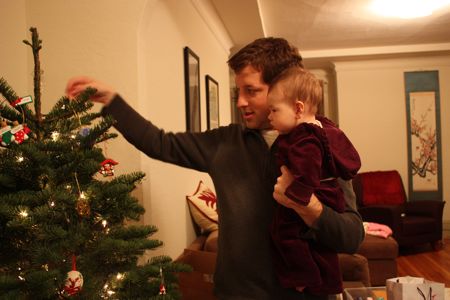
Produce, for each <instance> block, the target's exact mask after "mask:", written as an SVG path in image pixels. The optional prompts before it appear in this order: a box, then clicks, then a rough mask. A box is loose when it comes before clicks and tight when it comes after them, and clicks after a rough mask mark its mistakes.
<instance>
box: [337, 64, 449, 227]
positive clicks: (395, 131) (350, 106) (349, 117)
mask: <svg viewBox="0 0 450 300" xmlns="http://www.w3.org/2000/svg"><path fill="white" fill-rule="evenodd" d="M421 70H438V71H439V85H440V93H441V102H440V105H441V138H442V140H441V144H442V168H443V172H442V176H443V196H444V200H445V199H447V205H446V207H445V209H444V221H445V223H446V224H449V223H450V205H449V203H448V199H450V188H449V187H450V149H449V148H448V147H447V145H449V143H450V125H449V123H448V120H449V119H450V86H449V85H448V84H447V83H448V82H449V81H450V56H435V57H416V58H412V57H409V58H403V59H402V58H397V59H384V60H370V61H369V60H368V61H353V62H336V63H335V71H336V79H337V95H338V103H339V108H338V112H339V124H340V127H341V128H342V129H343V130H344V131H345V132H346V133H347V134H348V136H349V137H350V139H351V140H352V141H353V143H354V144H355V146H356V148H357V149H358V151H359V153H360V155H361V159H362V168H361V170H362V171H375V170H387V169H396V170H398V171H399V172H400V174H401V176H402V179H403V182H404V185H405V188H406V189H407V187H408V169H407V165H408V163H407V156H408V154H407V153H408V152H407V134H406V100H405V92H404V89H405V88H404V86H405V85H404V79H403V78H404V77H403V76H404V72H406V71H421ZM447 226H448V225H447Z"/></svg>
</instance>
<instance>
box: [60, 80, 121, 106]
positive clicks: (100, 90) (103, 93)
mask: <svg viewBox="0 0 450 300" xmlns="http://www.w3.org/2000/svg"><path fill="white" fill-rule="evenodd" d="M88 87H90V88H94V89H96V90H97V92H96V93H95V94H94V95H93V96H92V97H91V100H92V101H94V102H99V103H103V104H104V105H105V106H106V105H108V104H109V103H110V102H111V100H112V99H113V98H114V96H115V95H116V91H115V90H114V89H113V88H112V87H110V86H108V85H106V84H105V83H103V82H100V81H98V80H96V79H93V78H89V77H85V76H79V77H74V78H72V79H70V80H69V81H68V82H67V85H66V96H67V97H69V98H70V99H73V98H75V97H76V96H78V95H79V94H80V93H81V92H83V91H84V90H85V89H86V88H88Z"/></svg>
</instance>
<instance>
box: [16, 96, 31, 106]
mask: <svg viewBox="0 0 450 300" xmlns="http://www.w3.org/2000/svg"><path fill="white" fill-rule="evenodd" d="M31 102H33V98H32V97H31V96H26V97H22V98H19V99H16V100H14V101H13V102H12V103H11V105H12V106H14V107H16V106H17V105H24V104H27V103H31Z"/></svg>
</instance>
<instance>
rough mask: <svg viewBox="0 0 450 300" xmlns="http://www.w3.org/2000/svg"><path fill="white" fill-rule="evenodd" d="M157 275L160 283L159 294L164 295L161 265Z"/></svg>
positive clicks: (164, 288)
mask: <svg viewBox="0 0 450 300" xmlns="http://www.w3.org/2000/svg"><path fill="white" fill-rule="evenodd" d="M159 277H160V278H161V283H160V284H159V294H160V295H165V294H166V286H165V284H164V275H163V272H162V267H159Z"/></svg>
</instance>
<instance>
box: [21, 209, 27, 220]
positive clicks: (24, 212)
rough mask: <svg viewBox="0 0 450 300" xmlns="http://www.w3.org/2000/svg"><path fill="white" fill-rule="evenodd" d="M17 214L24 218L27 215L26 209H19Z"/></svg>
mask: <svg viewBox="0 0 450 300" xmlns="http://www.w3.org/2000/svg"><path fill="white" fill-rule="evenodd" d="M19 216H21V217H22V218H26V217H28V212H27V211H26V210H21V211H20V212H19Z"/></svg>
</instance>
